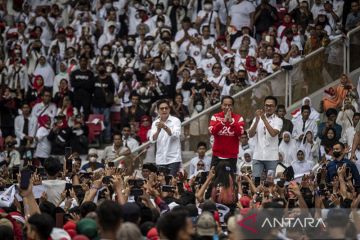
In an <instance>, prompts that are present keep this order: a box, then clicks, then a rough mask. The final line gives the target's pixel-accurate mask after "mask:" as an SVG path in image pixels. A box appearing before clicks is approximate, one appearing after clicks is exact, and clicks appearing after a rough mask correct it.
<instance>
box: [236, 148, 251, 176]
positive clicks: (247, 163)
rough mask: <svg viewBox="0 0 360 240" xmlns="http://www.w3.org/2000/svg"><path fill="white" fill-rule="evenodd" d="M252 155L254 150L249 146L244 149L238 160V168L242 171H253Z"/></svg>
mask: <svg viewBox="0 0 360 240" xmlns="http://www.w3.org/2000/svg"><path fill="white" fill-rule="evenodd" d="M252 157H253V151H252V150H251V149H250V148H248V149H246V150H245V151H244V154H243V156H242V157H241V158H240V159H239V160H238V162H237V164H236V168H237V169H238V172H240V173H248V172H249V170H250V171H252Z"/></svg>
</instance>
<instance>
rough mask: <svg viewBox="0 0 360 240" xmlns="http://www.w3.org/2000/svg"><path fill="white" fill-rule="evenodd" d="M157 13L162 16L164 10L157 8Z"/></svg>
mask: <svg viewBox="0 0 360 240" xmlns="http://www.w3.org/2000/svg"><path fill="white" fill-rule="evenodd" d="M155 12H156V14H157V15H160V14H162V12H163V10H162V9H160V8H157V9H156V10H155Z"/></svg>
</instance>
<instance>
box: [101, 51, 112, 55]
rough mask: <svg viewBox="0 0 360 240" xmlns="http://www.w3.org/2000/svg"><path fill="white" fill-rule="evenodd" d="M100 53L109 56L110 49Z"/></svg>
mask: <svg viewBox="0 0 360 240" xmlns="http://www.w3.org/2000/svg"><path fill="white" fill-rule="evenodd" d="M102 54H103V55H104V56H109V54H110V51H108V50H104V51H102Z"/></svg>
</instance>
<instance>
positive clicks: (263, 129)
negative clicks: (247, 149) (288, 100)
mask: <svg viewBox="0 0 360 240" xmlns="http://www.w3.org/2000/svg"><path fill="white" fill-rule="evenodd" d="M276 105H277V99H276V98H275V97H273V96H267V97H266V98H265V100H264V110H263V109H258V110H256V112H255V113H256V117H255V118H254V120H253V122H252V124H251V127H250V130H249V137H250V138H254V141H255V142H254V145H255V149H254V155H253V169H252V170H253V177H254V179H255V185H259V184H260V177H261V175H262V173H263V170H264V169H265V170H266V171H269V170H272V171H274V172H275V170H276V166H277V163H278V161H279V137H278V135H279V133H280V130H281V128H282V126H283V122H282V120H281V118H279V117H278V116H276V115H275V110H276Z"/></svg>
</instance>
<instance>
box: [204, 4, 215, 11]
mask: <svg viewBox="0 0 360 240" xmlns="http://www.w3.org/2000/svg"><path fill="white" fill-rule="evenodd" d="M212 9H213V5H212V4H205V5H204V10H206V11H210V10H212Z"/></svg>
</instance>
